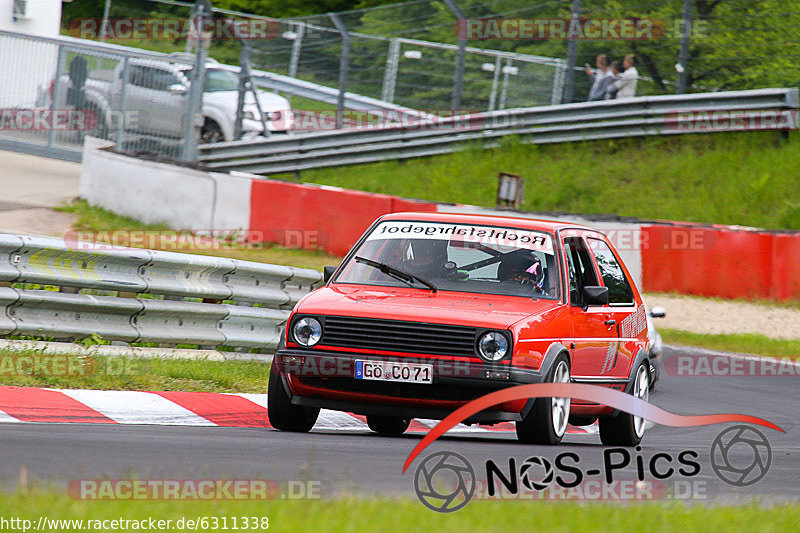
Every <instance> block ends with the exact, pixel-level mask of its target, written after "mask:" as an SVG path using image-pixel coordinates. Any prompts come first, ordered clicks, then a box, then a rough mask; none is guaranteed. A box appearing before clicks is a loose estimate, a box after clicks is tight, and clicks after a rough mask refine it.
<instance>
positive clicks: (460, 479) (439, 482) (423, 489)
mask: <svg viewBox="0 0 800 533" xmlns="http://www.w3.org/2000/svg"><path fill="white" fill-rule="evenodd" d="M475 485H476V479H475V470H473V468H472V465H471V464H469V462H468V461H467V460H466V459H465V458H464V457H463V456H461V455H459V454H457V453H454V452H447V451H444V452H436V453H432V454H431V455H429V456H428V457H426V458H425V460H424V461H422V462H421V463H420V464H419V466H418V467H417V470H416V472H415V473H414V490H415V491H416V493H417V498H419V501H421V502H422V503H423V504H424V505H425V507H427V508H428V509H432V510H434V511H437V512H440V513H452V512H453V511H458V510H459V509H461V508H462V507H464V506H465V505H467V504H468V503H469V501H470V500H471V499H472V497H473V495H474V494H475Z"/></svg>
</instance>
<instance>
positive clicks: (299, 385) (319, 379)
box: [273, 349, 542, 423]
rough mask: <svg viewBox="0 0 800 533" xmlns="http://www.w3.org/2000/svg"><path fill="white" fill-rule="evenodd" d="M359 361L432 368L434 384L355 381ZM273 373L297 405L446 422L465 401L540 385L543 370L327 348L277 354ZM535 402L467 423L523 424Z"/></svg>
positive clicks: (504, 407) (485, 413)
mask: <svg viewBox="0 0 800 533" xmlns="http://www.w3.org/2000/svg"><path fill="white" fill-rule="evenodd" d="M356 360H370V361H393V362H406V363H421V364H430V365H432V367H433V376H432V377H433V383H432V384H417V383H401V382H389V381H372V380H362V379H355V378H354V374H355V361H356ZM275 369H277V371H278V372H279V373H280V375H281V376H282V378H283V383H284V386H285V387H286V389H287V392H288V394H289V396H290V397H291V398H292V403H293V404H295V405H304V406H308V407H324V408H328V409H337V410H343V411H350V412H353V413H356V414H364V415H367V414H379V415H389V416H401V417H407V418H433V419H439V418H444V417H445V416H447V415H449V414H450V413H452V412H453V411H454V410H455V409H457V408H459V407H461V406H462V405H464V404H465V403H467V402H469V401H471V400H474V399H475V398H478V397H480V396H484V395H486V394H488V393H490V392H494V391H496V390H501V389H505V388H508V387H512V386H515V385H525V384H530V383H541V382H542V374H541V373H540V372H538V371H536V370H531V369H528V368H521V367H515V366H513V365H511V364H509V363H508V362H505V363H494V364H492V363H484V362H482V361H480V360H479V359H477V358H476V359H475V360H474V361H471V360H453V359H444V358H436V357H392V356H385V355H376V354H357V353H348V352H339V351H325V350H298V349H284V350H279V351H278V352H277V353H276V354H275V358H274V361H273V370H275ZM532 403H533V401H532V400H529V401H527V402H525V401H523V400H520V401H517V402H508V403H504V404H500V405H499V406H498V409H497V410H493V411H483V412H481V413H478V414H477V415H475V417H474V418H471V419H469V420H468V421H467V422H468V423H475V422H481V423H487V422H500V421H516V420H520V419H521V417H522V416H524V415H525V414H527V411H528V409H530V407H531V405H532Z"/></svg>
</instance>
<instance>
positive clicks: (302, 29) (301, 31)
mask: <svg viewBox="0 0 800 533" xmlns="http://www.w3.org/2000/svg"><path fill="white" fill-rule="evenodd" d="M305 34H306V25H305V24H303V23H302V22H300V23H298V24H297V31H295V32H294V41H292V52H291V55H289V76H291V77H292V78H296V77H297V64H298V63H299V62H300V51H301V50H302V49H303V36H304V35H305Z"/></svg>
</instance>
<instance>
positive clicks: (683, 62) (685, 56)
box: [675, 0, 693, 94]
mask: <svg viewBox="0 0 800 533" xmlns="http://www.w3.org/2000/svg"><path fill="white" fill-rule="evenodd" d="M692 6H693V2H692V0H683V17H682V19H681V49H680V52H679V53H678V64H679V65H680V66H681V68H680V70H679V71H678V87H677V89H676V90H675V92H676V93H677V94H683V93H685V92H686V86H687V84H688V82H689V44H690V38H689V35H690V34H691V32H692Z"/></svg>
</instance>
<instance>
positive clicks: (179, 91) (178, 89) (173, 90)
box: [169, 83, 186, 96]
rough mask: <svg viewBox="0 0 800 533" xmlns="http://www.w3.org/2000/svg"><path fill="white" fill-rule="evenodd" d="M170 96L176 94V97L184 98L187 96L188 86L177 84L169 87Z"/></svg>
mask: <svg viewBox="0 0 800 533" xmlns="http://www.w3.org/2000/svg"><path fill="white" fill-rule="evenodd" d="M169 92H170V94H174V95H175V96H182V95H184V94H186V86H185V85H183V84H180V83H176V84H175V85H170V86H169Z"/></svg>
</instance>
